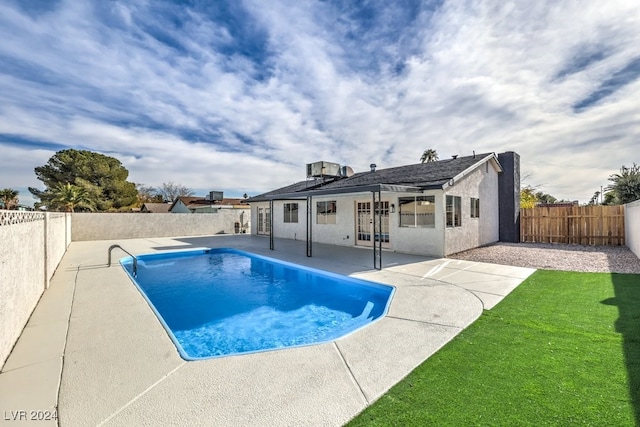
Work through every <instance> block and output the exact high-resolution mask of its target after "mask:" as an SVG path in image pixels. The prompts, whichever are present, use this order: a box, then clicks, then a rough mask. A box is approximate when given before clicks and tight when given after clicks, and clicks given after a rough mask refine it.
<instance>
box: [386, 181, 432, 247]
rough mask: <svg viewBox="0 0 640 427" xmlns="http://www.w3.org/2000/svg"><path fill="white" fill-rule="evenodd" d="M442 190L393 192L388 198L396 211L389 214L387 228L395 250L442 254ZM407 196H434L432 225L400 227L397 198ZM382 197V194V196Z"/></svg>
mask: <svg viewBox="0 0 640 427" xmlns="http://www.w3.org/2000/svg"><path fill="white" fill-rule="evenodd" d="M442 194H443V192H442V190H432V191H426V192H424V193H415V194H414V193H402V194H393V197H392V199H391V200H390V202H391V203H393V204H394V205H395V206H396V212H395V213H392V214H390V217H389V229H390V234H391V235H392V239H391V245H392V248H393V250H395V251H397V252H404V253H411V254H417V255H427V256H437V257H441V256H444V204H443V203H442ZM407 196H434V197H435V200H436V204H435V226H434V227H400V218H399V212H400V209H399V208H398V207H399V206H400V204H399V201H398V199H399V198H400V197H407ZM383 199H384V196H383Z"/></svg>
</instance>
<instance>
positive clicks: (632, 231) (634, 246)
mask: <svg viewBox="0 0 640 427" xmlns="http://www.w3.org/2000/svg"><path fill="white" fill-rule="evenodd" d="M624 235H625V238H624V239H625V244H626V245H627V246H628V247H629V249H631V251H632V252H633V253H634V254H636V256H637V257H638V258H640V200H636V201H635V202H632V203H628V204H626V205H624Z"/></svg>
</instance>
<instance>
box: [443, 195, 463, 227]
mask: <svg viewBox="0 0 640 427" xmlns="http://www.w3.org/2000/svg"><path fill="white" fill-rule="evenodd" d="M446 214H447V227H460V226H462V198H461V197H459V196H447V206H446Z"/></svg>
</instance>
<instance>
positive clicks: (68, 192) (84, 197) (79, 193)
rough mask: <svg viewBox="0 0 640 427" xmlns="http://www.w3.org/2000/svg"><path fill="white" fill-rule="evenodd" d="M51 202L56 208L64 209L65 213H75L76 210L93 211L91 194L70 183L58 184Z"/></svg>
mask: <svg viewBox="0 0 640 427" xmlns="http://www.w3.org/2000/svg"><path fill="white" fill-rule="evenodd" d="M52 193H53V198H52V200H51V202H52V204H53V205H54V207H58V208H59V207H62V208H64V211H65V212H75V209H76V208H84V209H89V210H93V206H92V204H91V200H90V198H89V193H87V190H85V189H84V188H82V187H78V186H76V185H71V184H69V183H66V184H63V183H58V185H56V186H55V187H54V188H53V191H52Z"/></svg>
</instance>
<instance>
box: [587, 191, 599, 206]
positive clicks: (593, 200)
mask: <svg viewBox="0 0 640 427" xmlns="http://www.w3.org/2000/svg"><path fill="white" fill-rule="evenodd" d="M599 197H600V192H599V191H596V192H595V193H593V196H591V199H590V200H589V203H588V204H589V205H597V204H598V198H599Z"/></svg>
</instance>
